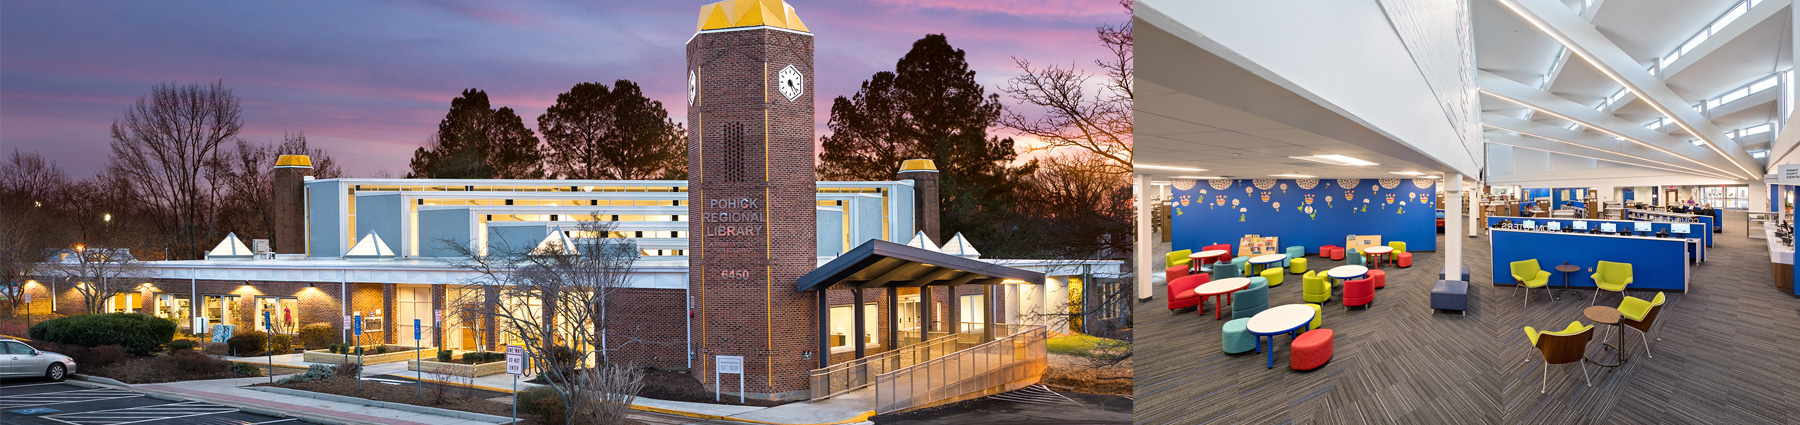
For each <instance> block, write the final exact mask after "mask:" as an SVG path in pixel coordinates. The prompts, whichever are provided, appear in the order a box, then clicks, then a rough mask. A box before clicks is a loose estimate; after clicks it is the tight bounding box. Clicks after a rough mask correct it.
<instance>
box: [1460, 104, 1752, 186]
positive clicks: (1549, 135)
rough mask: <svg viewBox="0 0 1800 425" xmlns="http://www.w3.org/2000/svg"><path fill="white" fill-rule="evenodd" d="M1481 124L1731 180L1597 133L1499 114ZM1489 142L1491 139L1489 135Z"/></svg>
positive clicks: (1583, 150)
mask: <svg viewBox="0 0 1800 425" xmlns="http://www.w3.org/2000/svg"><path fill="white" fill-rule="evenodd" d="M1481 118H1482V119H1481V125H1482V127H1485V128H1486V129H1488V130H1498V131H1507V132H1514V133H1520V134H1523V135H1525V136H1530V137H1533V138H1537V139H1542V140H1545V141H1548V142H1554V143H1557V144H1560V145H1561V146H1562V149H1560V150H1562V151H1565V152H1571V153H1592V152H1593V151H1600V152H1605V153H1609V154H1612V155H1615V156H1616V158H1620V159H1621V160H1624V161H1630V162H1634V163H1635V165H1641V166H1644V167H1652V168H1660V169H1667V170H1669V171H1674V172H1680V173H1687V174H1694V175H1701V176H1706V177H1711V178H1722V179H1732V178H1734V177H1732V176H1731V175H1729V174H1726V173H1723V172H1718V171H1713V170H1708V169H1700V168H1694V167H1690V166H1688V165H1685V164H1683V163H1682V160H1681V159H1680V158H1678V157H1675V156H1672V155H1669V154H1665V153H1662V152H1657V151H1653V150H1650V149H1645V148H1643V147H1641V146H1638V145H1636V144H1633V143H1631V142H1626V141H1620V140H1618V139H1614V138H1612V137H1609V136H1602V135H1599V134H1595V133H1588V132H1583V131H1580V130H1570V129H1567V128H1563V127H1557V126H1553V125H1549V124H1543V123H1539V122H1534V121H1526V120H1521V119H1518V118H1513V117H1509V116H1505V115H1499V114H1484V115H1482V117H1481ZM1488 139H1492V136H1489V137H1488ZM1546 149H1556V147H1555V145H1546Z"/></svg>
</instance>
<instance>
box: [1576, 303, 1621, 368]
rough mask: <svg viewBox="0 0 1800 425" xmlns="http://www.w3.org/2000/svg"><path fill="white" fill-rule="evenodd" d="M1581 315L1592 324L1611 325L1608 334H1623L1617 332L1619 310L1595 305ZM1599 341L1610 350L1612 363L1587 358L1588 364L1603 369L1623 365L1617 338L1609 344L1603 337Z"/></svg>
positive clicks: (1582, 311) (1590, 357)
mask: <svg viewBox="0 0 1800 425" xmlns="http://www.w3.org/2000/svg"><path fill="white" fill-rule="evenodd" d="M1581 315H1583V316H1587V318H1588V320H1592V321H1594V323H1598V324H1602V325H1612V326H1613V327H1612V328H1610V329H1607V332H1609V333H1614V334H1624V332H1619V329H1618V327H1619V309H1616V308H1612V307H1607V306H1603V305H1597V306H1593V307H1588V308H1587V309H1584V310H1581ZM1600 341H1601V344H1603V345H1604V346H1605V347H1611V348H1612V350H1613V362H1612V363H1605V362H1602V361H1599V360H1594V358H1593V357H1592V356H1587V357H1586V359H1587V361H1588V362H1589V363H1593V364H1597V365H1600V366H1605V367H1618V366H1619V365H1623V364H1625V356H1624V350H1623V349H1620V348H1619V346H1620V345H1619V338H1618V337H1614V338H1613V342H1610V343H1609V342H1606V338H1605V337H1601V338H1600Z"/></svg>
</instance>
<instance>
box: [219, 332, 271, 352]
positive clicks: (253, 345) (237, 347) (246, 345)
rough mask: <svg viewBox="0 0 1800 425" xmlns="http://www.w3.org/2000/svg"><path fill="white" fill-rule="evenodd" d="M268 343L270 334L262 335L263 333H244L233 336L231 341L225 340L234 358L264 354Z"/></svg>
mask: <svg viewBox="0 0 1800 425" xmlns="http://www.w3.org/2000/svg"><path fill="white" fill-rule="evenodd" d="M268 342H269V334H266V333H262V332H261V331H244V332H243V333H239V334H237V335H232V336H231V339H228V340H225V344H227V345H230V346H231V355H233V356H254V355H258V354H262V352H263V350H264V349H265V348H267V347H266V345H267V344H268Z"/></svg>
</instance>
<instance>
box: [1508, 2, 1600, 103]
mask: <svg viewBox="0 0 1800 425" xmlns="http://www.w3.org/2000/svg"><path fill="white" fill-rule="evenodd" d="M1605 4H1606V1H1605V0H1594V2H1593V4H1590V5H1587V6H1583V7H1582V10H1581V19H1583V20H1586V21H1589V22H1593V20H1594V16H1595V15H1598V14H1599V13H1600V6H1602V5H1605ZM1552 63H1553V64H1554V65H1551V66H1550V72H1549V73H1548V74H1544V84H1543V87H1541V89H1542V90H1544V91H1550V86H1554V85H1556V79H1557V78H1559V77H1562V71H1563V69H1567V68H1568V67H1569V49H1567V48H1558V49H1556V61H1555V62H1552ZM1536 112H1537V111H1536V110H1532V109H1531V108H1525V115H1524V118H1525V119H1531V115H1532V114H1533V113H1536Z"/></svg>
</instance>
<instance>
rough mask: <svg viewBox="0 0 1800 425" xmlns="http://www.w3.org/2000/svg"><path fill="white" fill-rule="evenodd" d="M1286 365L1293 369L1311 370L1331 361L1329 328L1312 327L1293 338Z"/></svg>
mask: <svg viewBox="0 0 1800 425" xmlns="http://www.w3.org/2000/svg"><path fill="white" fill-rule="evenodd" d="M1289 351H1290V354H1289V355H1288V359H1289V363H1288V365H1289V366H1291V367H1293V368H1294V370H1313V369H1318V368H1319V367H1320V366H1324V365H1325V362H1329V361H1331V330H1330V329H1313V330H1310V331H1306V333H1303V334H1300V337H1299V338H1294V344H1293V345H1292V346H1290V349H1289Z"/></svg>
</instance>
